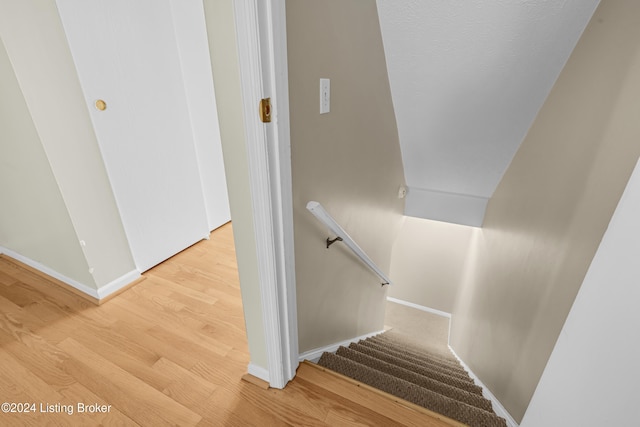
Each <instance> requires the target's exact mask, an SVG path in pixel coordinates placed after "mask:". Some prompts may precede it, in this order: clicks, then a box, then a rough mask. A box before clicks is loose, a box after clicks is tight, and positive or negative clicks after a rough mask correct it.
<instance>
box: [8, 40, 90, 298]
mask: <svg viewBox="0 0 640 427" xmlns="http://www.w3.org/2000/svg"><path fill="white" fill-rule="evenodd" d="M0 93H1V94H2V96H0V200H2V208H0V252H2V248H1V247H4V248H6V249H8V250H10V251H12V252H13V253H15V254H19V255H21V256H23V257H27V258H28V259H31V260H33V261H35V262H38V263H40V264H42V265H46V266H49V267H50V268H52V269H53V270H55V271H57V272H59V273H60V274H62V275H64V276H66V277H68V278H70V279H73V280H75V281H77V282H80V283H84V284H86V285H87V286H90V287H95V281H94V280H93V277H92V276H91V274H90V273H89V266H88V265H87V261H86V259H85V257H84V254H83V253H82V248H81V247H80V242H78V237H77V236H76V232H75V230H74V228H73V224H72V223H71V218H70V217H69V212H68V211H67V208H66V206H65V204H64V200H63V199H62V194H61V193H60V189H59V188H58V185H57V183H56V179H55V176H54V175H53V172H52V171H51V166H50V165H49V161H48V159H47V155H46V154H45V152H44V148H43V147H42V144H41V142H40V137H39V136H38V132H37V130H36V127H35V125H34V124H33V120H32V119H31V114H30V113H29V109H28V108H27V104H26V102H25V100H24V96H23V95H22V91H21V90H20V86H19V85H18V80H17V79H16V76H15V73H14V72H13V68H12V67H11V63H10V62H9V57H8V55H7V52H6V51H5V49H4V44H3V43H2V42H1V41H0Z"/></svg>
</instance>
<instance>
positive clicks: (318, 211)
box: [307, 201, 391, 286]
mask: <svg viewBox="0 0 640 427" xmlns="http://www.w3.org/2000/svg"><path fill="white" fill-rule="evenodd" d="M307 210H308V211H309V212H311V213H312V214H313V215H314V216H315V217H316V218H318V220H319V221H320V222H322V223H323V224H324V225H326V226H327V227H329V230H331V232H332V233H333V234H335V235H336V239H337V240H340V241H342V242H343V243H344V244H345V245H347V246H348V247H349V249H351V250H352V251H353V253H354V254H356V255H357V256H358V258H360V259H361V260H362V262H364V263H365V264H367V266H368V267H369V268H370V269H371V270H373V271H374V272H375V273H376V274H377V275H378V276H379V277H380V278H381V279H382V285H383V286H384V285H390V284H391V280H389V278H388V277H387V276H385V274H384V273H383V272H382V271H381V270H380V269H379V268H378V266H377V265H376V264H375V263H374V262H373V261H372V260H371V258H369V256H367V254H366V253H365V252H364V251H363V250H362V248H361V247H360V246H358V244H357V243H356V242H355V241H354V240H353V239H352V238H351V236H349V233H347V232H346V231H345V230H344V228H342V227H341V226H340V224H338V223H337V222H336V220H335V219H333V217H332V216H331V215H329V212H327V211H326V210H325V209H324V208H323V207H322V205H321V204H320V203H318V202H314V201H311V202H309V203H307ZM334 241H335V239H334ZM331 243H333V242H332V241H330V240H329V239H328V238H327V247H329V245H330V244H331Z"/></svg>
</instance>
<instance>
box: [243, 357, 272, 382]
mask: <svg viewBox="0 0 640 427" xmlns="http://www.w3.org/2000/svg"><path fill="white" fill-rule="evenodd" d="M247 372H248V373H249V374H251V375H253V376H254V377H256V378H260V379H261V380H262V381H265V382H269V371H267V370H266V369H264V368H263V367H261V366H258V365H255V364H254V363H253V362H251V363H249V366H247Z"/></svg>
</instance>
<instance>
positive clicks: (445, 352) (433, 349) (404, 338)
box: [371, 330, 458, 364]
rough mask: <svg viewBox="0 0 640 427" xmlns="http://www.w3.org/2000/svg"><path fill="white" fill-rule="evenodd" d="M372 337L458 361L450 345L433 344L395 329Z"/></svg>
mask: <svg viewBox="0 0 640 427" xmlns="http://www.w3.org/2000/svg"><path fill="white" fill-rule="evenodd" d="M371 338H372V339H376V340H381V341H384V342H387V343H390V344H391V345H394V346H398V347H402V348H403V349H406V350H408V351H414V352H417V353H419V354H422V353H430V354H431V355H433V356H435V357H438V358H440V359H442V360H443V361H446V362H449V363H454V364H457V363H458V359H457V358H456V357H455V356H454V355H453V353H451V350H450V349H449V348H448V347H442V346H441V345H436V346H431V345H429V343H428V342H420V341H417V340H416V339H415V338H413V337H411V336H409V335H404V334H402V333H398V332H395V331H394V330H390V331H387V332H384V333H382V334H379V335H376V336H374V337H371Z"/></svg>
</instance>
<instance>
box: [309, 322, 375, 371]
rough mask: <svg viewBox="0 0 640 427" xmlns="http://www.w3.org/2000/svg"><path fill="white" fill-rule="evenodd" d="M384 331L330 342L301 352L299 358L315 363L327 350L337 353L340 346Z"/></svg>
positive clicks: (345, 345)
mask: <svg viewBox="0 0 640 427" xmlns="http://www.w3.org/2000/svg"><path fill="white" fill-rule="evenodd" d="M383 332H384V329H383V330H380V331H376V332H371V333H369V334H365V335H360V336H359V337H355V338H351V339H348V340H344V341H340V342H338V343H334V344H329V345H325V346H323V347H318V348H314V349H313V350H309V351H305V352H304V353H301V354H300V355H299V356H298V360H299V361H300V362H302V361H304V360H309V361H311V362H314V363H315V362H317V361H318V359H320V356H322V353H324V352H325V351H327V352H329V353H335V352H336V351H338V348H339V347H340V346H343V347H348V346H349V344H351V343H354V342H358V341H360V340H364V339H367V338H369V337H373V336H376V335H380V334H381V333H383Z"/></svg>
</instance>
